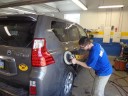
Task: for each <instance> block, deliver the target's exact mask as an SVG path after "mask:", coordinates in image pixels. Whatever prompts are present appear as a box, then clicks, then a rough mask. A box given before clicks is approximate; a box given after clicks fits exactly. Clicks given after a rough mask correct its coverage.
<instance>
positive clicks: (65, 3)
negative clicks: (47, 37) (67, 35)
mask: <svg viewBox="0 0 128 96" xmlns="http://www.w3.org/2000/svg"><path fill="white" fill-rule="evenodd" d="M80 1H81V2H82V3H83V4H84V5H86V6H87V8H88V10H92V9H97V7H98V6H99V5H120V4H124V5H125V7H127V6H128V0H80ZM76 11H83V10H82V9H81V8H80V7H78V6H77V5H76V4H75V3H74V2H73V1H72V0H0V15H3V14H28V13H32V14H46V13H54V12H76Z"/></svg>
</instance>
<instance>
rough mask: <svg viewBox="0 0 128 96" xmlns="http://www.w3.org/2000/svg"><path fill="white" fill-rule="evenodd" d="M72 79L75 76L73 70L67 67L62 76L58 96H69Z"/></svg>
mask: <svg viewBox="0 0 128 96" xmlns="http://www.w3.org/2000/svg"><path fill="white" fill-rule="evenodd" d="M74 78H75V75H74V70H73V68H71V67H67V68H66V69H65V73H64V75H63V80H62V83H61V88H60V91H61V93H60V95H59V96H71V94H72V87H73V82H74Z"/></svg>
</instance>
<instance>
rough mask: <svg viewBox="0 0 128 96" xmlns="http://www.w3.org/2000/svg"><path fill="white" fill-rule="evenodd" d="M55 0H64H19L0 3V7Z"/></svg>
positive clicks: (52, 0) (53, 0)
mask: <svg viewBox="0 0 128 96" xmlns="http://www.w3.org/2000/svg"><path fill="white" fill-rule="evenodd" d="M55 1H64V0H22V1H21V0H20V1H14V2H9V3H4V4H0V8H7V7H15V6H23V5H31V4H39V3H48V2H55Z"/></svg>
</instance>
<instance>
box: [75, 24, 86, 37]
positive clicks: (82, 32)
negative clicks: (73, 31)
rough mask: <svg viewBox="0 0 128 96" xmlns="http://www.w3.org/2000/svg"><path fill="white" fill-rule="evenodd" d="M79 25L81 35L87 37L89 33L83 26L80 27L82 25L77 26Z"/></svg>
mask: <svg viewBox="0 0 128 96" xmlns="http://www.w3.org/2000/svg"><path fill="white" fill-rule="evenodd" d="M77 27H78V30H79V32H80V37H82V36H86V37H87V34H86V32H85V31H84V29H83V28H82V27H80V26H77Z"/></svg>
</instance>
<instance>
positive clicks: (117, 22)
mask: <svg viewBox="0 0 128 96" xmlns="http://www.w3.org/2000/svg"><path fill="white" fill-rule="evenodd" d="M80 25H82V26H83V27H84V28H88V29H98V27H101V26H114V27H115V28H118V31H120V32H128V8H123V9H121V8H119V9H96V10H91V11H90V10H87V11H85V12H81V18H80Z"/></svg>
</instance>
